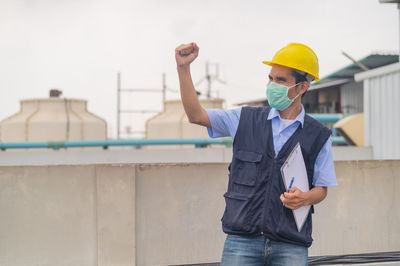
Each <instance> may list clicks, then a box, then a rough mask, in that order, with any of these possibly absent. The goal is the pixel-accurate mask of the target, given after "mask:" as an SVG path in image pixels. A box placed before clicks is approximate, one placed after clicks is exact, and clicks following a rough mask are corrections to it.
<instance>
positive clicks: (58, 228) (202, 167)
mask: <svg viewBox="0 0 400 266" xmlns="http://www.w3.org/2000/svg"><path fill="white" fill-rule="evenodd" d="M227 167H228V164H226V163H200V164H194V163H184V164H114V165H112V164H108V165H84V166H79V165H70V166H68V165H64V166H63V165H61V166H22V167H21V166H1V167H0V213H1V219H0V265H23V266H25V265H26V266H27V265H44V266H50V265H52V266H53V265H62V266H66V265H74V266H77V265H85V266H86V265H119V266H120V265H140V266H146V265H171V264H190V263H207V262H217V261H219V259H220V256H221V252H222V247H223V242H224V238H225V235H224V234H223V233H222V232H221V223H220V218H221V216H222V212H223V209H224V200H223V196H222V195H223V193H224V192H225V190H226V185H227V173H228V170H227ZM335 167H336V174H337V177H338V182H339V186H338V187H334V188H330V189H329V193H328V197H327V199H326V200H325V201H323V202H322V203H320V204H319V205H317V206H316V208H315V214H314V216H313V219H314V233H313V237H314V240H315V241H314V244H313V246H312V248H311V249H310V255H335V254H349V253H366V252H379V251H382V252H385V251H394V250H399V249H400V227H399V226H398V225H399V224H400V196H399V194H398V192H397V191H399V190H400V161H348V162H346V161H340V162H336V163H335Z"/></svg>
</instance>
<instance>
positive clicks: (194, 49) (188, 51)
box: [175, 42, 199, 67]
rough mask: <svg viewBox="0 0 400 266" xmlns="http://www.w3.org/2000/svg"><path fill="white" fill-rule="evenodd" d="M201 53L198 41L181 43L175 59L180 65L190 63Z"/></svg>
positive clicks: (176, 50)
mask: <svg viewBox="0 0 400 266" xmlns="http://www.w3.org/2000/svg"><path fill="white" fill-rule="evenodd" d="M198 55H199V47H198V46H197V44H196V43H194V42H192V43H189V44H181V45H179V46H178V47H177V48H176V49H175V59H176V64H177V66H178V67H181V66H186V65H190V63H192V62H193V60H195V59H196V57H197V56H198Z"/></svg>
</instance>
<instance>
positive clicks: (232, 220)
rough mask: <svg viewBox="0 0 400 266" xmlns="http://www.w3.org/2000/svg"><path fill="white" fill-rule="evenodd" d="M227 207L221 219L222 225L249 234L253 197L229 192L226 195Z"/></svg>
mask: <svg viewBox="0 0 400 266" xmlns="http://www.w3.org/2000/svg"><path fill="white" fill-rule="evenodd" d="M224 197H225V202H226V207H225V212H224V215H223V217H222V219H221V221H222V224H223V225H224V226H226V227H228V228H230V229H231V230H233V231H242V232H243V231H244V232H249V231H250V230H251V225H250V219H251V210H250V208H251V207H250V205H251V204H250V202H251V199H252V198H251V197H250V196H248V195H244V194H239V193H235V192H231V191H228V192H226V193H225V194H224Z"/></svg>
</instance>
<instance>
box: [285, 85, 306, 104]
mask: <svg viewBox="0 0 400 266" xmlns="http://www.w3.org/2000/svg"><path fill="white" fill-rule="evenodd" d="M302 82H303V81H300V82H299V83H296V84H294V85H293V86H291V87H288V90H287V91H286V97H287V98H288V99H289V100H290V101H291V102H294V100H296V99H297V97H299V96H300V94H299V93H298V94H297V95H296V96H295V97H294V98H293V99H292V100H291V99H290V98H289V95H288V93H289V89H291V88H293V87H296V86H297V85H299V84H300V83H302Z"/></svg>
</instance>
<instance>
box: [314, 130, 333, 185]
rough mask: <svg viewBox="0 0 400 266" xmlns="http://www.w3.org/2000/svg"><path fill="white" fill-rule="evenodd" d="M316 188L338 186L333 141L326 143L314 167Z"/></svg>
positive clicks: (329, 140)
mask: <svg viewBox="0 0 400 266" xmlns="http://www.w3.org/2000/svg"><path fill="white" fill-rule="evenodd" d="M313 183H314V186H321V187H328V186H337V181H336V175H335V167H334V165H333V157H332V139H331V138H330V137H329V139H328V140H327V141H326V142H325V144H324V146H323V147H322V149H321V151H320V152H319V154H318V156H317V159H316V160H315V165H314V181H313Z"/></svg>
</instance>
